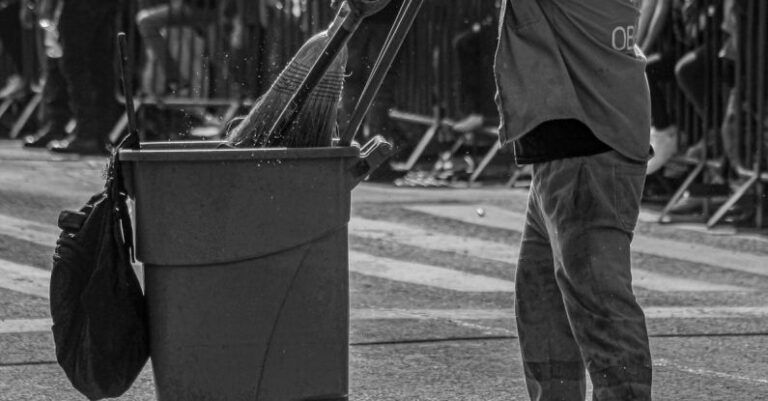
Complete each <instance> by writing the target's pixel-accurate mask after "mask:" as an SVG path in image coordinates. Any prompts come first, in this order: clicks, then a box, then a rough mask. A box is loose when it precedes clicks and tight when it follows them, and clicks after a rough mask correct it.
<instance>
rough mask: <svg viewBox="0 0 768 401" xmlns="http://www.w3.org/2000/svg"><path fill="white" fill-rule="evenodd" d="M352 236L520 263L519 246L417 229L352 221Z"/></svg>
mask: <svg viewBox="0 0 768 401" xmlns="http://www.w3.org/2000/svg"><path fill="white" fill-rule="evenodd" d="M349 233H350V234H351V235H355V236H358V237H363V238H370V239H377V240H388V241H394V242H397V243H400V244H406V245H411V246H416V247H419V248H424V249H430V250H434V251H442V252H452V253H456V254H459V255H467V256H471V257H475V258H483V259H490V260H495V261H499V262H504V263H516V262H517V257H518V250H519V247H518V246H512V245H507V244H501V243H496V242H491V241H483V240H478V239H475V238H471V237H462V236H458V235H451V234H443V233H439V232H436V231H429V230H424V229H421V228H417V227H414V226H409V225H405V224H399V223H391V222H386V221H379V220H370V219H364V218H361V217H352V219H351V220H350V221H349Z"/></svg>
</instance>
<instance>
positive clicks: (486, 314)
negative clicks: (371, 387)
mask: <svg viewBox="0 0 768 401" xmlns="http://www.w3.org/2000/svg"><path fill="white" fill-rule="evenodd" d="M643 311H644V312H645V316H646V317H647V318H648V319H738V318H763V317H768V306H733V307H730V306H716V307H696V306H660V307H645V308H643ZM350 317H351V318H352V319H353V320H397V319H411V320H434V319H450V320H507V319H514V317H515V311H514V310H513V309H352V310H351V315H350Z"/></svg>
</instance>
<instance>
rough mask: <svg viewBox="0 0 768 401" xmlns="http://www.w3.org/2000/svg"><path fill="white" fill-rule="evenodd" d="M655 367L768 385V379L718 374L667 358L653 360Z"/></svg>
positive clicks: (714, 371)
mask: <svg viewBox="0 0 768 401" xmlns="http://www.w3.org/2000/svg"><path fill="white" fill-rule="evenodd" d="M653 366H658V367H664V368H673V369H677V370H679V371H681V372H686V373H691V374H694V375H697V376H708V377H712V378H715V379H726V380H734V381H740V382H748V383H759V384H768V379H764V378H759V377H750V376H744V375H734V374H732V373H725V372H718V371H716V370H711V369H702V368H694V367H689V366H686V365H682V364H679V363H676V362H674V361H672V360H669V359H666V358H653Z"/></svg>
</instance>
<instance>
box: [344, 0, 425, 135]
mask: <svg viewBox="0 0 768 401" xmlns="http://www.w3.org/2000/svg"><path fill="white" fill-rule="evenodd" d="M422 4H424V0H408V1H407V2H406V3H405V4H404V5H403V6H402V8H401V9H400V12H399V13H398V14H397V18H396V19H395V22H394V24H393V25H392V29H391V30H390V31H389V34H388V35H387V39H386V41H385V42H384V47H383V48H382V50H381V52H380V53H379V57H378V58H377V59H376V63H375V64H374V66H373V70H372V71H371V74H370V76H369V77H368V82H366V84H365V88H363V92H362V93H361V94H360V98H359V99H358V101H357V105H356V106H355V110H354V111H353V112H352V117H351V118H350V120H349V122H347V128H346V130H345V131H344V133H343V134H342V135H341V138H340V140H339V143H338V145H339V146H349V145H350V144H351V143H352V140H353V139H355V135H357V132H358V131H359V130H360V126H361V125H362V123H363V119H364V118H365V115H366V114H368V110H369V109H370V108H371V104H373V100H374V99H375V98H376V94H377V93H378V92H379V89H380V88H381V84H382V83H383V82H384V78H386V76H387V73H388V72H389V69H390V68H391V67H392V63H393V62H394V60H395V57H397V53H398V52H399V51H400V47H401V46H402V44H403V42H404V41H405V38H406V36H408V32H409V31H410V29H411V26H412V25H413V21H414V20H415V19H416V16H417V15H418V13H419V10H420V9H421V6H422Z"/></svg>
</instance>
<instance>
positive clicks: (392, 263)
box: [349, 251, 515, 292]
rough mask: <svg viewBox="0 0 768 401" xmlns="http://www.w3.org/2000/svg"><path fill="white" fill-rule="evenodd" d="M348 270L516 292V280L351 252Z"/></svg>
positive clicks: (421, 282)
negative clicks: (514, 281)
mask: <svg viewBox="0 0 768 401" xmlns="http://www.w3.org/2000/svg"><path fill="white" fill-rule="evenodd" d="M349 271H351V272H355V273H360V274H363V275H366V276H373V277H379V278H383V279H387V280H393V281H399V282H404V283H409V284H417V285H425V286H429V287H435V288H442V289H446V290H452V291H460V292H513V291H514V288H515V283H513V282H511V281H507V280H501V279H497V278H493V277H486V276H481V275H478V274H471V273H465V272H462V271H459V270H453V269H446V268H444V267H437V266H430V265H424V264H420V263H411V262H406V261H402V260H395V259H389V258H382V257H379V256H373V255H368V254H366V253H362V252H355V251H351V252H349Z"/></svg>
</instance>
